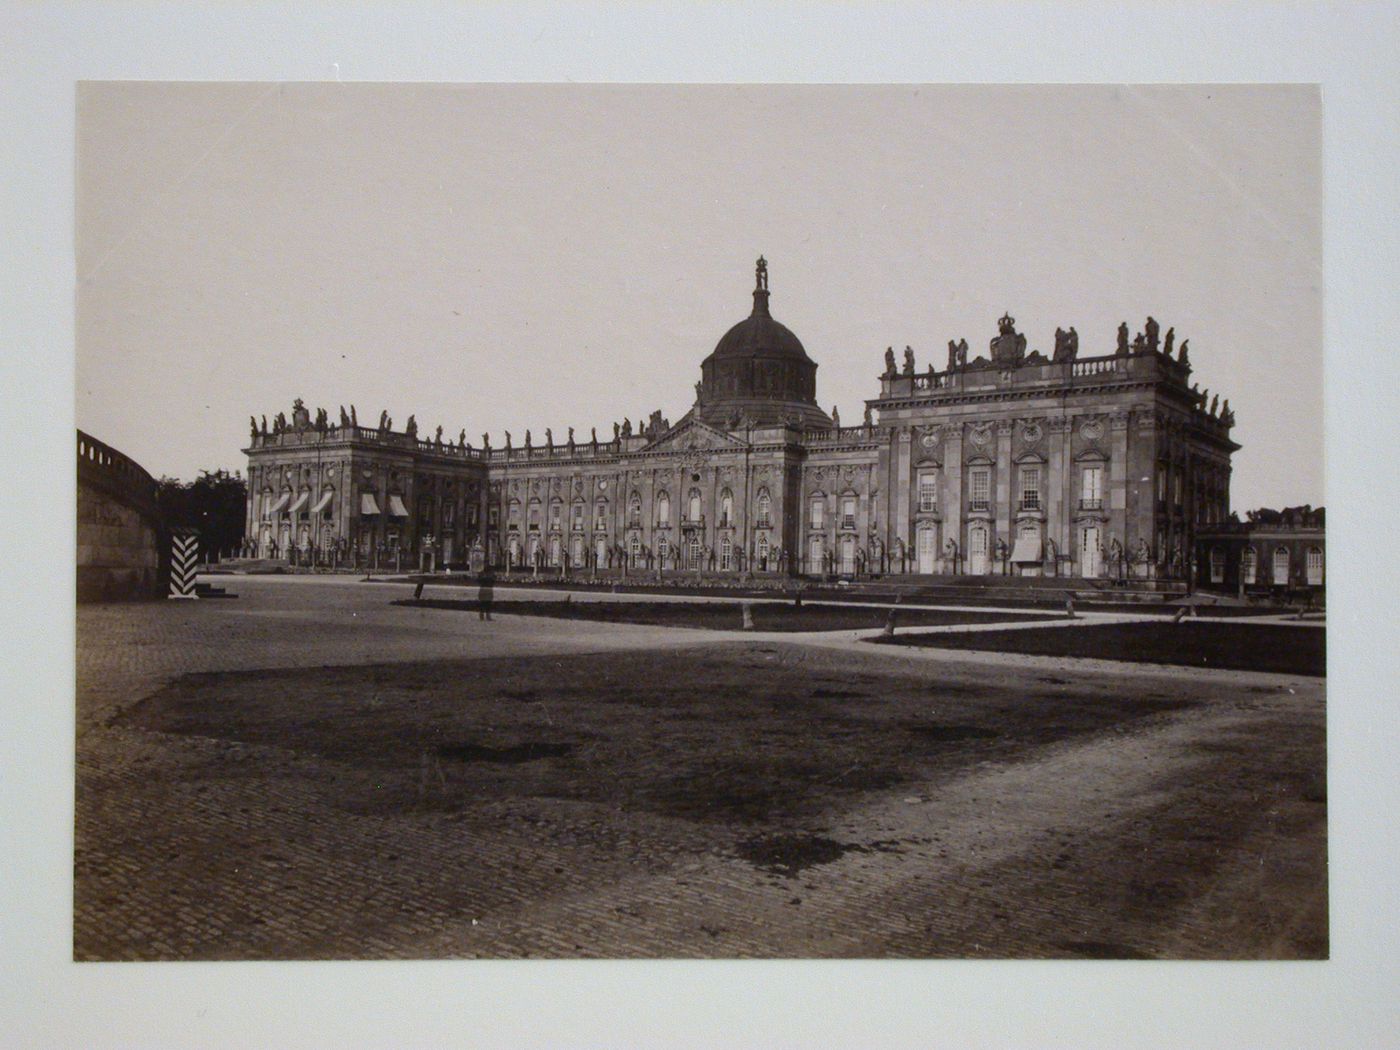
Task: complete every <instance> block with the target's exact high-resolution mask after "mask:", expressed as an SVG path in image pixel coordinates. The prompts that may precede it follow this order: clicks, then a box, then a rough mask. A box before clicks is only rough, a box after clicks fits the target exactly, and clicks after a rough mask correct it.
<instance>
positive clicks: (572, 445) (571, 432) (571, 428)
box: [569, 427, 574, 448]
mask: <svg viewBox="0 0 1400 1050" xmlns="http://www.w3.org/2000/svg"><path fill="white" fill-rule="evenodd" d="M569 447H570V448H573V447H574V428H573V427H570V428H569Z"/></svg>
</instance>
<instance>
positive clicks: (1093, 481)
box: [1079, 467, 1103, 510]
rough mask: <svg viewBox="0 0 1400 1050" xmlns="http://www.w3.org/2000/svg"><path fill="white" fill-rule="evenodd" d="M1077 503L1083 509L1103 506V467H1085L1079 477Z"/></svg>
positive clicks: (1095, 508) (1096, 508)
mask: <svg viewBox="0 0 1400 1050" xmlns="http://www.w3.org/2000/svg"><path fill="white" fill-rule="evenodd" d="M1080 480H1081V482H1082V484H1081V486H1080V490H1079V505H1080V506H1081V507H1083V508H1084V509H1085V510H1099V509H1101V508H1102V507H1103V468H1102V467H1085V468H1084V471H1083V474H1082V475H1081V477H1080Z"/></svg>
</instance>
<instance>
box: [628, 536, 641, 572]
mask: <svg viewBox="0 0 1400 1050" xmlns="http://www.w3.org/2000/svg"><path fill="white" fill-rule="evenodd" d="M627 552H628V554H629V555H630V556H631V558H632V566H633V567H634V568H635V567H636V566H637V565H638V564H640V562H641V560H642V537H641V535H640V534H638V533H635V532H634V533H632V536H631V538H629V539H628V541H627Z"/></svg>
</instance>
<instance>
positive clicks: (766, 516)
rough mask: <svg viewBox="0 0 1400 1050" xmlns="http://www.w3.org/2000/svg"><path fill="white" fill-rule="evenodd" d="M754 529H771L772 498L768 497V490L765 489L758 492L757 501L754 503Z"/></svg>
mask: <svg viewBox="0 0 1400 1050" xmlns="http://www.w3.org/2000/svg"><path fill="white" fill-rule="evenodd" d="M754 527H755V528H758V529H769V528H772V527H773V497H771V496H770V495H768V490H767V489H766V488H762V489H759V490H758V499H757V501H756V502H755V513H754Z"/></svg>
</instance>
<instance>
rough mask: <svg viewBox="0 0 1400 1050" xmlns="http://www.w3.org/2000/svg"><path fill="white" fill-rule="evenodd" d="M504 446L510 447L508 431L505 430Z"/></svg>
mask: <svg viewBox="0 0 1400 1050" xmlns="http://www.w3.org/2000/svg"><path fill="white" fill-rule="evenodd" d="M506 448H510V431H509V430H507V431H506Z"/></svg>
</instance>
